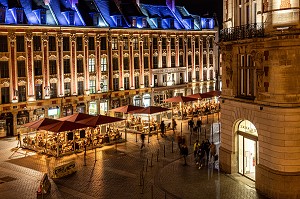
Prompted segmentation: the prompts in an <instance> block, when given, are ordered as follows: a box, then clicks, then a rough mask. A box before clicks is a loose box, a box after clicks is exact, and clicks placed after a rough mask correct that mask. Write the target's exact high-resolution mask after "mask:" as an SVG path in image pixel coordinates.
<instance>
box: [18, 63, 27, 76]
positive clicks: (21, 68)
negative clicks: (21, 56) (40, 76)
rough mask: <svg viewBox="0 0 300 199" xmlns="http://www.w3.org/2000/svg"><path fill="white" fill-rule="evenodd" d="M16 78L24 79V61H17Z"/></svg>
mask: <svg viewBox="0 0 300 199" xmlns="http://www.w3.org/2000/svg"><path fill="white" fill-rule="evenodd" d="M17 66H18V77H26V68H25V60H20V61H17Z"/></svg>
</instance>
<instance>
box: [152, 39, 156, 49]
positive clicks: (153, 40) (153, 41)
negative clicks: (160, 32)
mask: <svg viewBox="0 0 300 199" xmlns="http://www.w3.org/2000/svg"><path fill="white" fill-rule="evenodd" d="M152 45H153V49H157V38H156V37H154V38H153V39H152Z"/></svg>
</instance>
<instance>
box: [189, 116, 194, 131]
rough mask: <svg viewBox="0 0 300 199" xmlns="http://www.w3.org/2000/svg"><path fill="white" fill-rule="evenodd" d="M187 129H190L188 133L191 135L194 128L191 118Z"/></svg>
mask: <svg viewBox="0 0 300 199" xmlns="http://www.w3.org/2000/svg"><path fill="white" fill-rule="evenodd" d="M189 128H190V132H191V134H192V133H193V128H194V120H193V118H192V119H191V120H190V121H189Z"/></svg>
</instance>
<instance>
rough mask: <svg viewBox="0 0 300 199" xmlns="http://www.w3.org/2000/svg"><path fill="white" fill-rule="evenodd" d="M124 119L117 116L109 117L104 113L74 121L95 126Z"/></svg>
mask: <svg viewBox="0 0 300 199" xmlns="http://www.w3.org/2000/svg"><path fill="white" fill-rule="evenodd" d="M123 120H124V119H121V118H117V117H110V116H105V115H98V116H95V117H92V118H87V119H84V120H80V121H78V122H76V123H78V124H84V125H87V126H89V127H93V128H95V127H97V126H98V125H102V124H109V123H114V122H120V121H123Z"/></svg>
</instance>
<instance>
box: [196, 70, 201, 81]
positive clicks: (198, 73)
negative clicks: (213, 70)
mask: <svg viewBox="0 0 300 199" xmlns="http://www.w3.org/2000/svg"><path fill="white" fill-rule="evenodd" d="M199 80H200V72H199V71H196V81H199Z"/></svg>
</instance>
